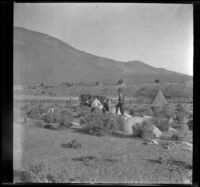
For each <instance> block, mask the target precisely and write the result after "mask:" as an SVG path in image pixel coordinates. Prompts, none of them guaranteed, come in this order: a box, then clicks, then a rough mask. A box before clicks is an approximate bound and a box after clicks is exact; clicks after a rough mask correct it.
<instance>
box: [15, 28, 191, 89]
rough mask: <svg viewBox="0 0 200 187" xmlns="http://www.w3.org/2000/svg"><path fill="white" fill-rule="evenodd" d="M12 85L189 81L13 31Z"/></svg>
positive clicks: (31, 33) (20, 30) (25, 31)
mask: <svg viewBox="0 0 200 187" xmlns="http://www.w3.org/2000/svg"><path fill="white" fill-rule="evenodd" d="M13 63H14V84H21V85H32V84H37V83H41V82H43V83H45V84H56V83H62V82H66V81H69V82H86V83H92V82H95V81H99V82H103V83H117V81H118V80H119V79H123V80H124V82H125V83H127V84H132V83H149V82H154V80H155V79H159V80H160V81H161V82H178V81H191V80H192V79H193V78H192V76H189V75H184V74H180V73H176V72H173V71H169V70H166V69H162V68H154V67H152V66H149V65H147V64H145V63H143V62H140V61H129V62H120V61H115V60H111V59H108V58H104V57H98V56H95V55H92V54H88V53H86V52H84V51H81V50H78V49H75V48H73V47H72V46H70V45H68V44H67V43H65V42H63V41H61V40H58V39H56V38H54V37H51V36H49V35H47V34H42V33H39V32H35V31H30V30H28V29H25V28H21V27H14V62H13Z"/></svg>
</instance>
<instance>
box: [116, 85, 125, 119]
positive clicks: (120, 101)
mask: <svg viewBox="0 0 200 187" xmlns="http://www.w3.org/2000/svg"><path fill="white" fill-rule="evenodd" d="M118 96H119V99H118V103H117V105H116V114H117V113H118V109H120V112H121V114H122V115H123V116H124V94H123V93H122V88H118Z"/></svg>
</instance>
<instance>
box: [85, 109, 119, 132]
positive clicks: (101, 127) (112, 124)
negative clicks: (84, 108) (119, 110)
mask: <svg viewBox="0 0 200 187" xmlns="http://www.w3.org/2000/svg"><path fill="white" fill-rule="evenodd" d="M82 124H84V125H85V128H86V129H87V130H88V133H90V134H91V132H93V131H94V133H95V134H101V135H105V134H107V133H108V134H110V133H112V132H113V130H116V129H117V128H118V121H117V117H115V116H114V115H113V114H111V113H103V112H102V111H101V110H99V109H96V110H94V111H92V112H89V113H87V115H85V116H83V117H82Z"/></svg>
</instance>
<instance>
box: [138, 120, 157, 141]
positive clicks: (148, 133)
mask: <svg viewBox="0 0 200 187" xmlns="http://www.w3.org/2000/svg"><path fill="white" fill-rule="evenodd" d="M141 136H142V137H143V138H144V139H145V140H151V139H154V138H155V134H154V133H153V122H152V120H145V121H144V122H143V124H142V133H141Z"/></svg>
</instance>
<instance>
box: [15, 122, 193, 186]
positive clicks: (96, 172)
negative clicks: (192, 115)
mask: <svg viewBox="0 0 200 187" xmlns="http://www.w3.org/2000/svg"><path fill="white" fill-rule="evenodd" d="M73 139H75V140H76V141H77V142H80V144H81V145H82V147H81V148H77V149H73V148H71V149H69V148H66V147H65V146H64V145H65V144H67V143H68V142H70V141H72V140H73ZM160 157H162V158H166V159H167V160H168V161H170V162H169V163H162V162H160V161H159V158H160ZM180 158H181V159H180ZM30 173H31V175H32V176H33V177H35V178H34V180H33V179H32V181H34V182H56V183H71V182H81V183H148V184H149V183H150V184H151V183H167V184H168V183H190V182H191V173H192V155H191V153H187V152H185V153H183V154H182V156H180V155H174V153H172V152H169V150H167V149H163V148H162V147H161V146H160V145H156V144H150V145H145V144H143V140H142V139H141V138H133V137H128V136H124V135H123V134H119V133H115V134H114V136H112V137H111V136H103V137H96V136H91V135H88V134H85V133H84V132H83V131H81V129H80V128H78V127H77V126H74V127H73V128H69V129H65V130H50V129H44V128H40V127H37V126H35V125H30V124H26V125H24V124H19V123H14V176H15V181H16V182H17V181H18V182H19V181H20V182H29V179H28V177H29V174H30ZM187 175H190V177H189V178H188V177H187ZM19 178H20V179H19Z"/></svg>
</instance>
